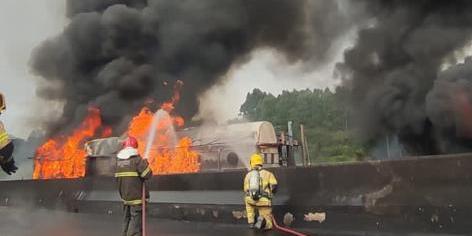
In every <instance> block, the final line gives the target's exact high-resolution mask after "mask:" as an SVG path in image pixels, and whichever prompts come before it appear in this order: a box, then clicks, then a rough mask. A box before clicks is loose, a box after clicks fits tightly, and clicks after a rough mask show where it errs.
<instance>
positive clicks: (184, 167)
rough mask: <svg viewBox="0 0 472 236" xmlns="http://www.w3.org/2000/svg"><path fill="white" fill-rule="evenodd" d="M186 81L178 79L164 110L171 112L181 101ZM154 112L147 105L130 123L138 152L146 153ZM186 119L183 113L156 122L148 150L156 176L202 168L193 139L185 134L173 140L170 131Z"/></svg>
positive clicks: (129, 132)
mask: <svg viewBox="0 0 472 236" xmlns="http://www.w3.org/2000/svg"><path fill="white" fill-rule="evenodd" d="M182 86H183V82H182V81H180V80H178V81H177V82H176V83H175V85H174V93H173V96H172V98H171V100H170V101H168V102H164V103H163V104H162V105H161V109H162V110H164V111H166V112H167V113H169V114H171V113H172V111H173V110H174V107H175V104H176V103H177V102H179V100H180V89H181V88H182ZM153 116H154V113H153V112H151V111H150V110H149V109H148V108H146V107H144V108H142V109H141V111H140V112H139V114H138V115H136V116H135V117H134V118H133V119H132V120H131V122H130V124H129V126H128V135H130V136H134V137H136V139H138V144H139V146H138V152H139V153H140V154H141V156H143V155H144V152H145V148H146V145H147V138H148V134H149V129H150V128H151V123H152V120H153ZM184 124H185V121H184V119H183V118H182V117H180V116H169V117H168V118H165V117H164V118H162V119H161V120H160V121H159V123H158V124H157V128H156V131H155V132H156V133H155V135H156V137H155V140H154V143H152V144H151V145H152V146H151V148H150V151H149V160H148V161H149V164H150V166H151V169H152V171H153V173H154V174H155V175H160V174H173V173H192V172H198V171H199V170H200V162H199V155H198V152H196V151H195V150H192V139H191V138H189V137H183V138H181V139H180V140H178V141H177V143H174V140H172V139H173V138H174V137H172V134H171V133H170V130H172V129H171V128H172V127H173V126H177V127H182V126H184Z"/></svg>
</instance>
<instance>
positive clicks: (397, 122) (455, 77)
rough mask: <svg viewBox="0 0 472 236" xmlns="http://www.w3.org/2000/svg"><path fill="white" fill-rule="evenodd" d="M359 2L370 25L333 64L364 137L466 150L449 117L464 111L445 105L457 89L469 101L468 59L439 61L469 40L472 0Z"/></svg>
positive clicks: (416, 150)
mask: <svg viewBox="0 0 472 236" xmlns="http://www.w3.org/2000/svg"><path fill="white" fill-rule="evenodd" d="M364 4H365V7H366V10H365V12H366V19H367V18H368V19H370V24H369V25H368V26H367V27H364V28H363V29H360V30H359V32H358V39H357V41H356V44H355V46H354V47H353V48H351V49H348V50H346V51H345V54H344V59H345V62H344V63H340V64H338V70H339V71H340V72H341V73H342V74H343V76H344V80H345V81H344V82H345V85H346V86H350V87H351V88H352V101H353V109H354V112H355V114H356V118H357V121H358V124H360V127H361V131H362V132H361V133H362V134H363V135H364V138H366V139H367V140H371V141H374V140H378V139H379V138H383V137H385V135H391V134H394V135H398V136H399V138H400V140H401V142H402V143H403V144H405V146H406V148H407V150H408V151H409V152H410V153H411V154H438V153H450V152H457V151H460V150H464V148H467V147H466V146H463V144H464V143H461V142H457V140H458V139H461V138H463V137H460V136H461V135H458V133H457V132H456V130H457V129H458V123H457V119H455V118H454V117H455V116H457V115H458V114H457V112H462V111H463V110H464V109H462V108H461V109H455V110H451V109H453V108H454V106H455V104H457V103H456V101H457V99H455V98H454V96H456V94H457V92H458V91H464V92H466V93H465V94H466V99H465V100H463V101H464V102H463V105H464V106H468V104H470V103H469V101H468V100H469V99H470V89H469V88H470V85H468V83H469V82H470V81H471V80H472V78H471V74H470V69H467V68H468V66H470V60H467V61H466V63H465V64H463V65H458V66H453V67H452V68H450V69H449V70H446V71H441V69H442V66H443V65H444V62H445V61H449V62H451V61H452V62H453V64H455V63H454V52H455V51H457V50H462V49H463V48H464V46H465V45H466V44H467V43H468V42H469V41H470V40H471V29H472V28H471V26H472V11H471V10H472V2H470V1H403V0H398V1H365V2H364ZM446 83H447V84H449V85H450V86H445V84H446ZM464 85H466V86H464ZM454 87H455V88H454ZM460 88H464V89H466V90H461V89H460ZM469 146H470V145H469Z"/></svg>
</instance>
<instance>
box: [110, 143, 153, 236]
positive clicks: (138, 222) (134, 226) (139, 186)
mask: <svg viewBox="0 0 472 236" xmlns="http://www.w3.org/2000/svg"><path fill="white" fill-rule="evenodd" d="M137 148H138V141H137V140H136V139H135V138H134V137H128V138H126V140H125V141H124V142H123V149H122V150H121V151H120V152H118V155H117V157H118V160H117V163H116V173H115V177H116V178H117V179H118V188H119V192H120V196H121V199H122V200H123V210H124V222H123V234H122V235H123V236H141V235H142V220H143V219H142V207H143V199H144V198H143V195H142V193H143V191H142V190H143V185H144V181H145V180H146V179H149V178H150V177H151V176H152V171H151V169H150V167H149V164H148V162H147V161H146V160H145V159H143V158H141V157H140V156H139V153H138V149H137ZM145 197H146V199H148V198H149V190H148V189H146V193H145Z"/></svg>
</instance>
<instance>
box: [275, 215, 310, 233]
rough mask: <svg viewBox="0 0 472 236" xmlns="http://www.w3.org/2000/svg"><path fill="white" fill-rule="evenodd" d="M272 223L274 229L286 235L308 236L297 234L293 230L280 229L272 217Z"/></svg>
mask: <svg viewBox="0 0 472 236" xmlns="http://www.w3.org/2000/svg"><path fill="white" fill-rule="evenodd" d="M272 223H273V224H274V227H275V229H276V230H278V231H281V232H284V233H288V234H291V235H295V236H308V235H306V234H303V233H300V232H297V231H295V230H293V229H289V228H285V227H282V226H280V225H278V224H277V221H276V220H275V217H274V216H272Z"/></svg>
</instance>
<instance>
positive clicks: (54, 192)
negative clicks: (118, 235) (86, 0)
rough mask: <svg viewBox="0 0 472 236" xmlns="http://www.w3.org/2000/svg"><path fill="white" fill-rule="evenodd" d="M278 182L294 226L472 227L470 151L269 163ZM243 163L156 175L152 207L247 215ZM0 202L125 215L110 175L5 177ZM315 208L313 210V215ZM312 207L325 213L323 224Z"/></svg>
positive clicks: (174, 213)
mask: <svg viewBox="0 0 472 236" xmlns="http://www.w3.org/2000/svg"><path fill="white" fill-rule="evenodd" d="M272 171H273V172H274V174H275V175H276V176H277V178H278V180H279V184H280V192H279V193H278V194H277V196H276V198H275V199H274V209H275V210H274V213H275V215H276V217H277V218H279V219H282V218H283V216H284V215H285V214H286V213H291V214H293V215H294V217H295V220H294V222H293V225H292V226H294V227H309V228H319V229H322V230H347V231H349V230H360V231H363V230H366V231H367V230H368V231H372V230H378V231H388V232H390V231H392V232H393V231H394V232H398V231H405V232H441V233H462V234H463V233H469V232H472V224H470V223H469V219H472V179H471V176H472V155H471V154H463V155H451V156H434V157H417V158H409V159H405V160H397V161H375V162H356V163H345V164H332V165H319V166H314V167H309V168H276V169H272ZM245 173H246V171H245V170H231V171H226V172H214V173H197V174H183V175H162V176H155V177H153V178H152V180H151V181H150V182H149V184H148V187H149V189H150V191H151V195H152V197H151V199H150V204H149V214H150V215H151V216H152V217H166V218H174V219H185V220H210V221H224V222H234V223H244V222H245V219H244V217H245V212H244V206H243V201H242V199H243V193H242V179H243V176H244V175H245ZM0 188H1V189H2V191H0V205H2V206H9V207H33V208H48V209H49V208H52V209H61V210H66V211H72V212H90V213H101V214H121V203H120V200H119V196H118V194H117V192H116V186H115V180H114V179H113V178H112V177H99V176H95V177H87V178H83V179H73V180H42V181H33V180H28V181H4V182H0ZM310 213H311V214H310ZM315 213H326V220H325V221H324V222H323V223H320V222H318V221H313V220H314V219H313V217H311V216H313V215H315Z"/></svg>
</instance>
